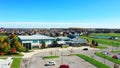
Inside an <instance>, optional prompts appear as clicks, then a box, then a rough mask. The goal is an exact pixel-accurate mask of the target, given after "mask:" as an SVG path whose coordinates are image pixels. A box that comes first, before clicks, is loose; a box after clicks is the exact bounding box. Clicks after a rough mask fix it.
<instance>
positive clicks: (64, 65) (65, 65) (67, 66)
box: [59, 64, 70, 68]
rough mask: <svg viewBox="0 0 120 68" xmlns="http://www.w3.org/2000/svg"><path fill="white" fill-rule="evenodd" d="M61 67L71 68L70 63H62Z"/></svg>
mask: <svg viewBox="0 0 120 68" xmlns="http://www.w3.org/2000/svg"><path fill="white" fill-rule="evenodd" d="M59 68H70V67H69V65H67V64H62V65H60V67H59Z"/></svg>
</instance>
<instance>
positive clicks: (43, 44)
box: [41, 41, 46, 49]
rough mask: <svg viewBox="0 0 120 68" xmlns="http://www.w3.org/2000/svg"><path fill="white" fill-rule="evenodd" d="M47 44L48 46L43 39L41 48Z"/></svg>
mask: <svg viewBox="0 0 120 68" xmlns="http://www.w3.org/2000/svg"><path fill="white" fill-rule="evenodd" d="M45 46H46V44H45V41H42V46H41V48H42V49H44V48H45Z"/></svg>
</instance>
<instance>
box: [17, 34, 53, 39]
mask: <svg viewBox="0 0 120 68" xmlns="http://www.w3.org/2000/svg"><path fill="white" fill-rule="evenodd" d="M18 37H19V38H20V39H21V40H36V39H55V38H53V37H49V36H45V35H30V36H21V35H20V36H18Z"/></svg>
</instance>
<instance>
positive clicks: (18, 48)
mask: <svg viewBox="0 0 120 68" xmlns="http://www.w3.org/2000/svg"><path fill="white" fill-rule="evenodd" d="M14 46H15V48H16V50H17V51H19V52H22V51H24V50H25V48H24V46H23V45H22V44H21V43H20V42H19V41H15V42H14Z"/></svg>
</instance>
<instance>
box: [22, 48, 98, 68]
mask: <svg viewBox="0 0 120 68" xmlns="http://www.w3.org/2000/svg"><path fill="white" fill-rule="evenodd" d="M51 50H52V51H53V54H50V51H51ZM79 51H82V50H79ZM79 51H78V50H77V49H75V50H74V52H76V53H77V52H78V53H79ZM70 53H73V52H72V51H71V48H70V49H62V50H61V49H56V52H55V50H54V49H50V50H44V51H41V52H39V53H37V54H35V55H34V56H32V57H31V58H28V59H23V61H22V65H21V68H58V67H59V66H60V65H61V64H68V65H69V66H70V68H96V67H95V66H94V65H92V64H90V63H88V62H86V61H84V60H83V59H81V58H79V57H77V56H68V55H69V54H70ZM47 55H59V56H60V57H59V58H55V59H43V58H42V57H43V56H47ZM48 61H55V63H56V65H54V66H44V65H45V64H46V63H47V62H48Z"/></svg>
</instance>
